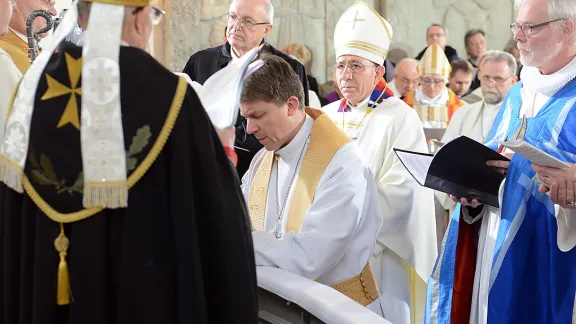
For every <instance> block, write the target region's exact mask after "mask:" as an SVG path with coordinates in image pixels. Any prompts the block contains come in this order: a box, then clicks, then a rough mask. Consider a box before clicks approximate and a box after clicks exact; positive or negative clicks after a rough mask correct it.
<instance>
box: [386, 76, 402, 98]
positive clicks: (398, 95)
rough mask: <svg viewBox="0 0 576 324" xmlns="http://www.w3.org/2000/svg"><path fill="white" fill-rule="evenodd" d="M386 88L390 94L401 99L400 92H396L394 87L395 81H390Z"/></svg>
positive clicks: (396, 89) (396, 88)
mask: <svg viewBox="0 0 576 324" xmlns="http://www.w3.org/2000/svg"><path fill="white" fill-rule="evenodd" d="M388 88H389V89H390V90H392V92H393V93H394V96H396V97H398V98H400V97H402V95H401V94H400V90H398V87H397V86H396V79H394V80H392V82H390V83H388Z"/></svg>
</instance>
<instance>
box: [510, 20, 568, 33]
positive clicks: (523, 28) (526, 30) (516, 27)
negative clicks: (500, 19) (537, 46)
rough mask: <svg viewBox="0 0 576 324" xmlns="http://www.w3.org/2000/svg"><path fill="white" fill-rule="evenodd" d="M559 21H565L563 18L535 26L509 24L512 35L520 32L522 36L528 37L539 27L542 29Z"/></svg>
mask: <svg viewBox="0 0 576 324" xmlns="http://www.w3.org/2000/svg"><path fill="white" fill-rule="evenodd" d="M560 20H565V19H564V18H558V19H554V20H550V21H547V22H543V23H541V24H535V25H528V24H518V23H512V24H510V30H511V31H512V34H516V33H517V32H518V30H521V31H522V34H524V36H526V37H530V36H531V35H532V33H533V32H534V30H535V29H538V28H540V27H544V26H546V25H549V24H551V23H553V22H556V21H560Z"/></svg>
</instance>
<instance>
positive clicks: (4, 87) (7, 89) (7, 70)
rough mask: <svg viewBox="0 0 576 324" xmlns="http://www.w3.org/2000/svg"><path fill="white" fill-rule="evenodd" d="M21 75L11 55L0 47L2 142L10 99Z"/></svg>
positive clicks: (0, 128) (0, 135)
mask: <svg viewBox="0 0 576 324" xmlns="http://www.w3.org/2000/svg"><path fill="white" fill-rule="evenodd" d="M21 77H22V73H20V71H19V70H18V68H17V67H16V65H15V64H14V62H13V61H12V58H10V55H8V53H6V52H5V51H4V50H3V49H1V48H0V143H2V140H3V139H4V126H5V125H6V121H7V119H8V110H9V106H10V100H11V99H12V95H13V94H14V90H15V89H16V86H17V85H18V81H20V78H21Z"/></svg>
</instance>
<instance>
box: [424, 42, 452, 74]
mask: <svg viewBox="0 0 576 324" xmlns="http://www.w3.org/2000/svg"><path fill="white" fill-rule="evenodd" d="M416 70H417V71H418V74H419V75H420V76H421V77H425V76H427V75H439V76H442V77H444V79H446V80H448V77H449V76H450V71H452V67H451V66H450V61H448V58H447V57H446V54H444V51H443V50H442V48H441V47H440V45H438V44H432V45H430V46H428V48H427V49H426V52H424V55H422V59H420V62H418V66H417V67H416Z"/></svg>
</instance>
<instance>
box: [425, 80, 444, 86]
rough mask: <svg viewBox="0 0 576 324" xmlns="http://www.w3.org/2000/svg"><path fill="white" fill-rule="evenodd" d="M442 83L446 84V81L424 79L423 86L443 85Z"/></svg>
mask: <svg viewBox="0 0 576 324" xmlns="http://www.w3.org/2000/svg"><path fill="white" fill-rule="evenodd" d="M442 83H444V80H435V79H422V84H427V85H432V84H433V85H435V86H437V85H441V84H442Z"/></svg>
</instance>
